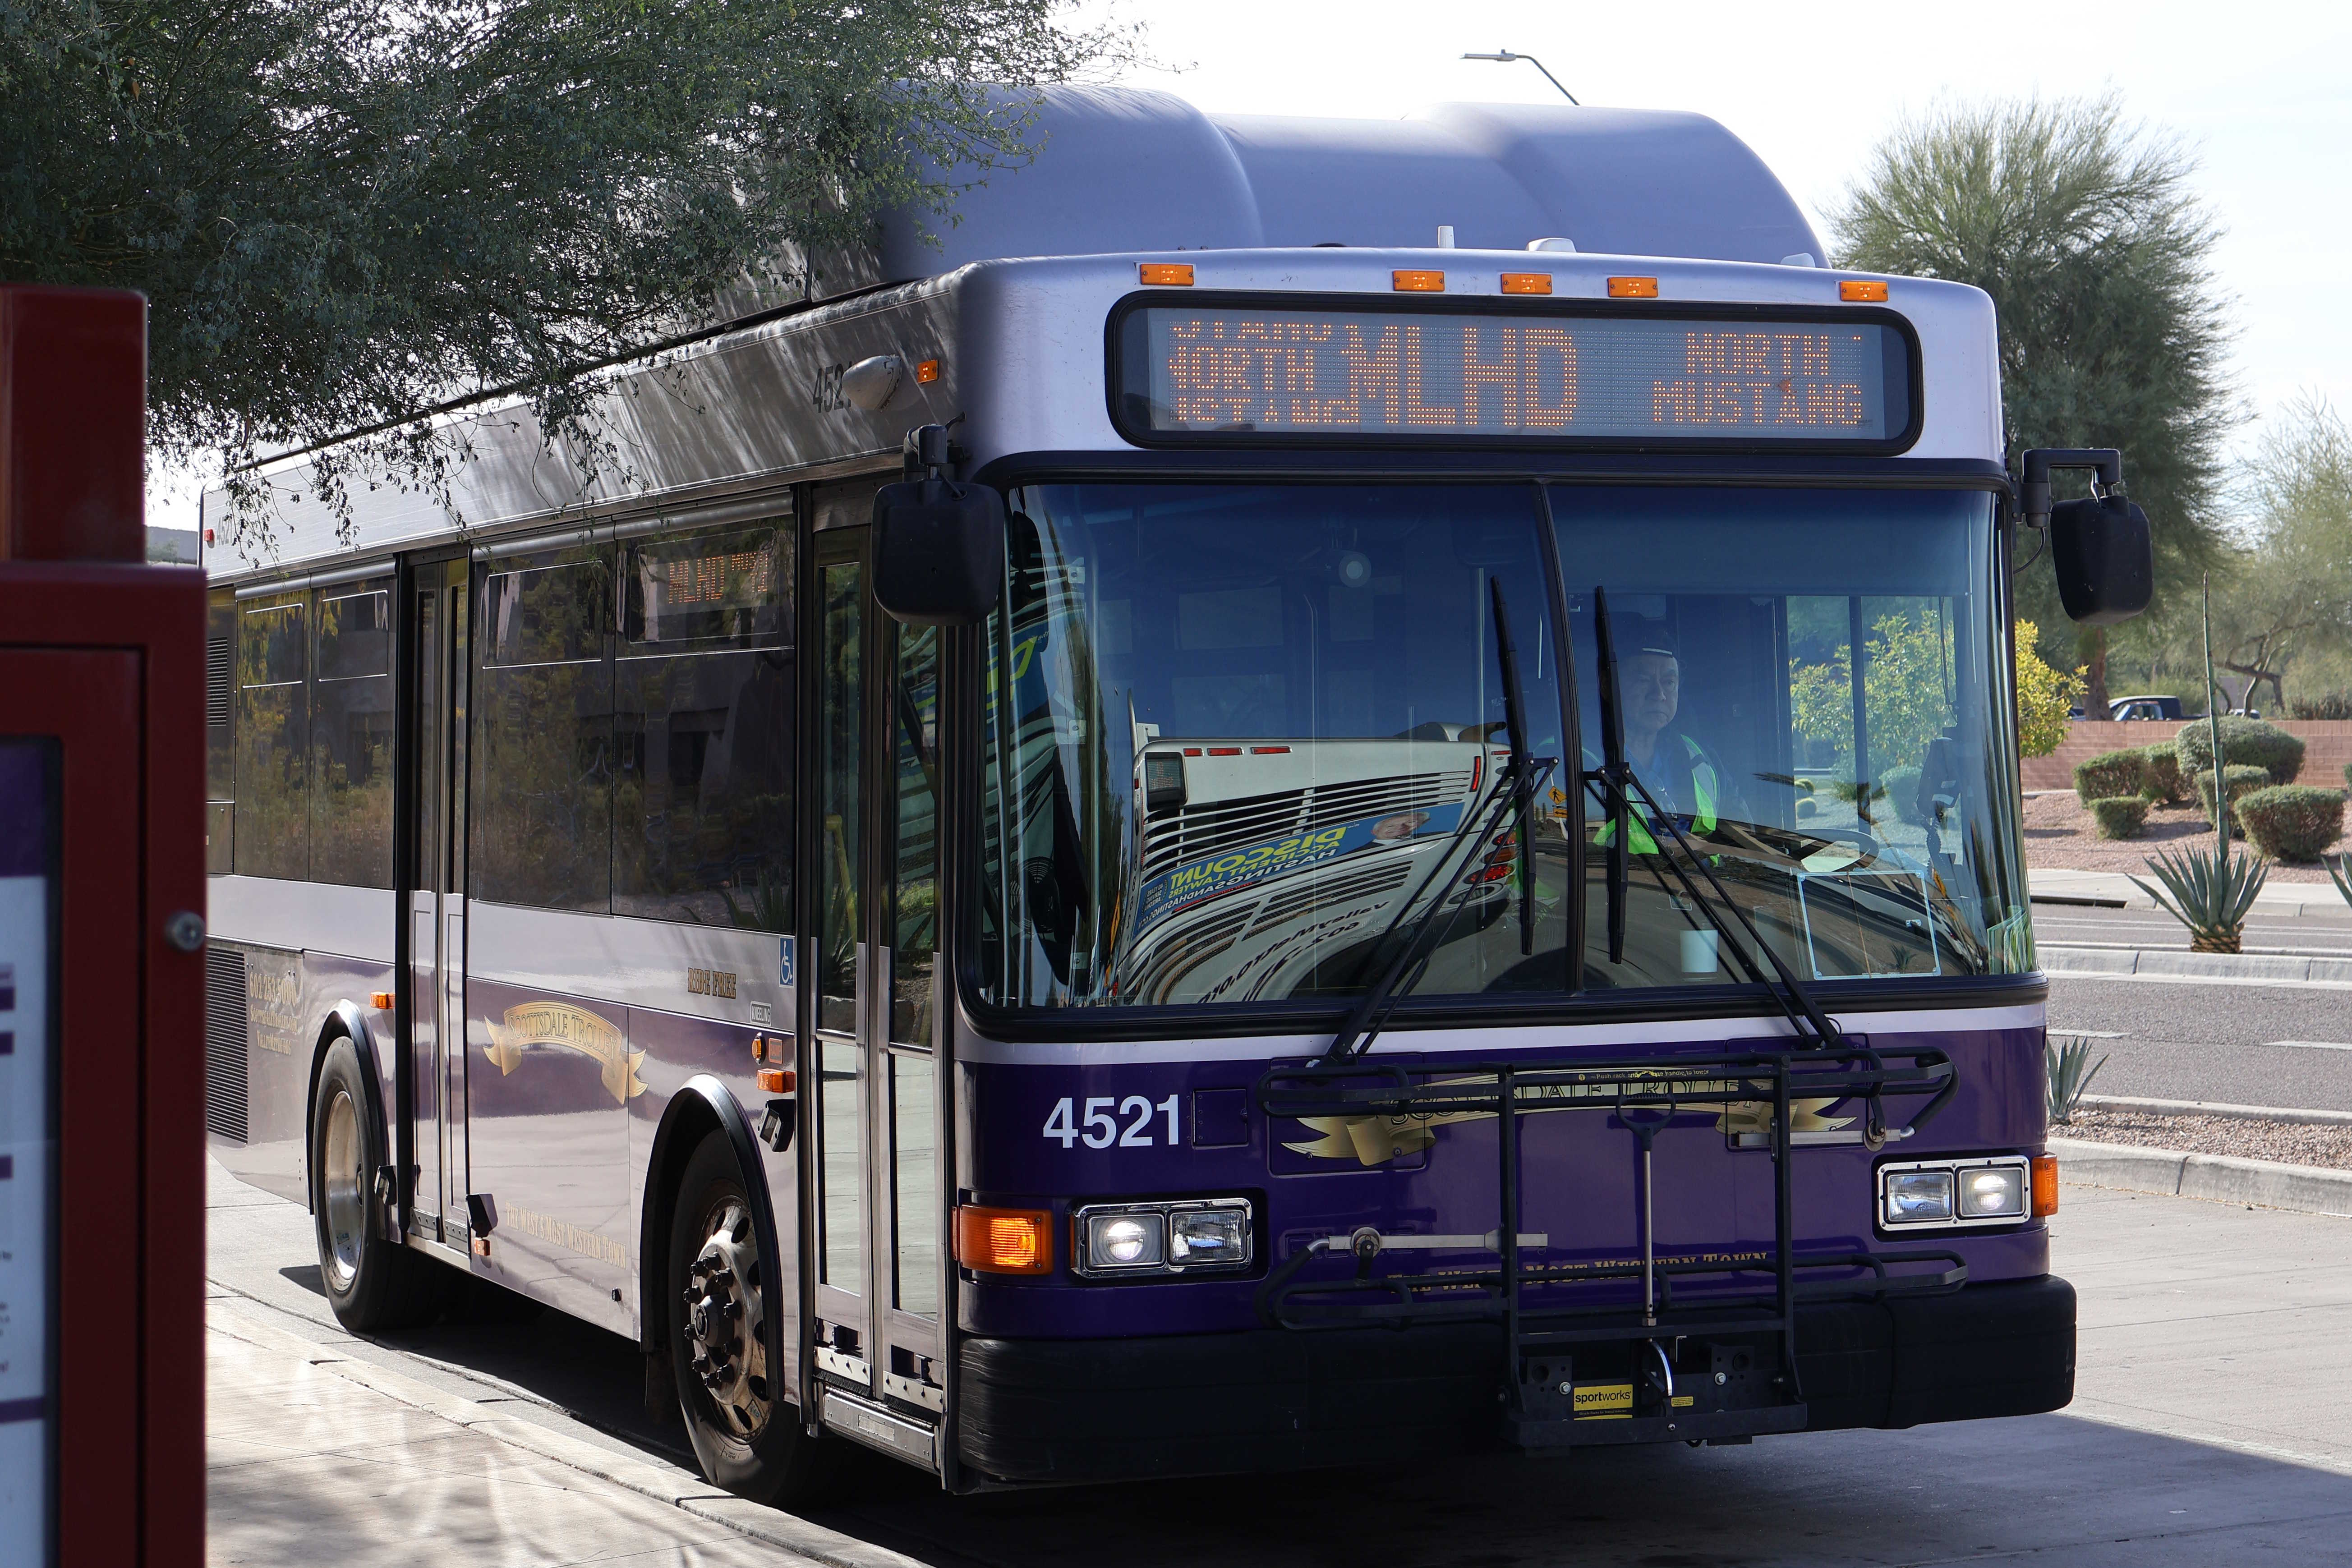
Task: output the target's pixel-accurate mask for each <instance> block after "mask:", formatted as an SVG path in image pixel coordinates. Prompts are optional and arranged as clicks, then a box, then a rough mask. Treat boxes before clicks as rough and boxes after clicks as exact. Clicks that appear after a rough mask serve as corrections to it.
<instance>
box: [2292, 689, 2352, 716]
mask: <svg viewBox="0 0 2352 1568" xmlns="http://www.w3.org/2000/svg"><path fill="white" fill-rule="evenodd" d="M2286 716H2287V717H2288V718H2290V719H2319V720H2329V721H2335V722H2337V723H2341V722H2343V721H2345V720H2347V719H2352V691H2328V692H2323V693H2322V694H2320V695H2319V696H2317V697H2297V698H2294V699H2291V700H2289V701H2288V703H2287V705H2286Z"/></svg>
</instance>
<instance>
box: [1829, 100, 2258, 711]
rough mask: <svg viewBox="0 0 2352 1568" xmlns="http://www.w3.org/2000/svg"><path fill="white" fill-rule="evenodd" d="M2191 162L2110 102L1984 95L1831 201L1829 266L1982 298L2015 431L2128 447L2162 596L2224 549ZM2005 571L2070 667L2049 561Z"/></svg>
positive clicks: (1921, 131)
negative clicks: (1973, 290)
mask: <svg viewBox="0 0 2352 1568" xmlns="http://www.w3.org/2000/svg"><path fill="white" fill-rule="evenodd" d="M2193 172H2194V165H2193V161H2192V160H2191V159H2190V158H2189V155H2188V154H2187V153H2185V152H2184V151H2183V150H2182V149H2181V148H2180V147H2179V146H2178V145H2177V144H2176V143H2174V142H2169V141H2168V140H2165V139H2163V138H2161V137H2157V136H2152V135H2149V134H2147V133H2146V132H2143V131H2141V130H2140V129H2138V128H2136V127H2132V126H2129V125H2126V123H2125V121H2124V118H2123V112H2122V110H2121V107H2120V106H2119V104H2118V103H2117V102H2116V100H2114V99H2112V98H2107V99H2101V100H2091V101H2082V100H2073V101H2063V102H2056V103H2046V102H2041V101H2038V100H2024V101H2015V100H2011V101H1992V102H1987V103H1983V104H1979V105H1974V106H1966V107H1953V108H1946V109H1940V110H1931V111H1929V112H1928V113H1927V115H1925V116H1924V117H1922V118H1918V119H1915V120H1912V121H1908V122H1906V123H1905V124H1903V125H1901V126H1898V127H1897V128H1896V129H1895V132H1893V133H1892V134H1891V135H1889V136H1888V137H1887V138H1886V139H1885V141H1884V142H1881V143H1880V145H1879V147H1878V149H1877V152H1876V153H1875V155H1874V158H1873V159H1872V161H1871V163H1870V165H1869V167H1868V169H1867V170H1866V172H1865V173H1864V175H1863V176H1862V178H1861V179H1860V180H1859V181H1858V182H1857V183H1856V184H1854V185H1853V187H1852V188H1851V189H1849V190H1848V192H1847V193H1846V196H1845V199H1844V201H1843V204H1842V205H1840V206H1839V207H1838V208H1837V210H1835V211H1834V212H1832V214H1831V215H1830V226H1831V230H1832V235H1833V238H1832V247H1833V248H1834V249H1835V251H1836V252H1837V255H1838V264H1839V265H1840V266H1842V267H1854V268H1869V269H1872V270H1874V271H1883V272H1895V273H1906V274H1913V275H1916V276H1922V277H1928V278H1948V279H1953V280H1955V281H1957V282H1961V283H1969V284H1974V285H1975V286H1976V287H1977V288H1979V289H1983V290H1984V291H1985V292H1986V293H1988V294H1990V295H1991V296H1992V301H1993V306H1994V308H1995V310H1997V311H1998V312H1999V315H2000V384H2001V395H2002V401H2003V405H2004V406H2003V419H2004V424H2005V426H2006V428H2007V429H2008V430H2009V431H2010V433H2011V442H2012V444H2013V445H2014V446H2018V447H2121V448H2122V449H2123V453H2124V472H2125V475H2126V479H2128V480H2129V482H2130V488H2131V495H2132V499H2133V500H2136V501H2137V502H2138V503H2139V504H2140V505H2142V506H2144V507H2145V508H2147V513H2148V518H2149V521H2151V523H2153V525H2154V531H2155V538H2156V554H2157V603H2158V606H2159V607H2161V606H2162V605H2165V604H2166V603H2167V602H2168V600H2171V599H2172V598H2174V597H2175V596H2176V595H2178V596H2181V597H2184V598H2185V597H2187V596H2189V595H2192V594H2193V592H2194V590H2195V587H2196V583H2197V574H2198V573H2199V572H2200V570H2201V569H2203V568H2205V567H2207V566H2209V565H2210V564H2211V563H2214V561H2215V560H2216V559H2217V558H2218V557H2219V555H2220V553H2221V551H2220V548H2219V532H2218V528H2217V524H2216V520H2215V516H2214V511H2215V504H2214V503H2215V490H2216V480H2215V474H2216V467H2217V460H2218V458H2217V454H2218V450H2219V442H2220V439H2221V435H2222V433H2223V430H2224V428H2225V426H2226V425H2227V423H2228V415H2227V398H2226V389H2225V386H2224V384H2223V372H2224V363H2223V362H2224V357H2225V353H2226V346H2227V345H2226V338H2227V331H2226V327H2225V323H2224V320H2223V316H2222V310H2221V303H2220V300H2219V299H2218V298H2217V295H2216V292H2215V290H2214V288H2213V285H2212V279H2211V275H2210V252H2211V249H2212V246H2213V242H2214V239H2215V237H2216V235H2215V230H2214V227H2213V225H2212V222H2211V220H2210V218H2209V217H2208V216H2207V215H2206V214H2205V213H2204V211H2203V210H2202V209H2201V208H2200V206H2199V205H2198V203H2197V200H2196V197H2195V195H2194V194H2193V192H2192V190H2191V187H2190V178H2191V175H2192V174H2193ZM2017 582H2018V595H2019V608H2020V610H2021V612H2022V613H2023V614H2024V615H2025V616H2027V617H2029V618H2032V619H2033V620H2035V621H2037V622H2039V623H2040V624H2041V626H2043V627H2045V628H2047V629H2046V631H2045V633H2044V636H2043V640H2042V653H2043V654H2044V656H2045V657H2047V658H2050V659H2052V660H2053V661H2054V662H2056V663H2057V664H2059V665H2060V666H2062V667H2067V668H2071V667H2072V666H2073V665H2074V663H2075V662H2076V658H2075V657H2074V633H2073V631H2072V629H2071V628H2070V627H2069V626H2067V625H2066V624H2065V622H2064V619H2063V613H2062V611H2061V610H2060V609H2059V606H2058V602H2057V589H2056V581H2055V579H2054V577H2053V574H2052V573H2051V572H2050V570H2049V569H2048V568H2047V567H2046V566H2042V567H2037V568H2036V569H2035V570H2032V571H2030V572H2025V573H2021V574H2020V575H2019V577H2018V580H2017ZM2033 754H2035V753H2033V752H2031V751H2029V752H2027V755H2029V756H2031V755H2033Z"/></svg>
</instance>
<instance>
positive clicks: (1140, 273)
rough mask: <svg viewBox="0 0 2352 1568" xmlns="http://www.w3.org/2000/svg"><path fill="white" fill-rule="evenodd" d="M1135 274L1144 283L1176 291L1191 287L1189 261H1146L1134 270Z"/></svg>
mask: <svg viewBox="0 0 2352 1568" xmlns="http://www.w3.org/2000/svg"><path fill="white" fill-rule="evenodd" d="M1135 273H1136V276H1137V277H1139V278H1140V279H1143V280H1144V281H1145V282H1146V283H1162V284H1168V285H1171V286H1172V287H1174V288H1178V289H1190V288H1191V287H1192V263H1191V262H1189V261H1146V262H1144V263H1142V264H1141V265H1140V266H1139V267H1137V268H1136V269H1135Z"/></svg>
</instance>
